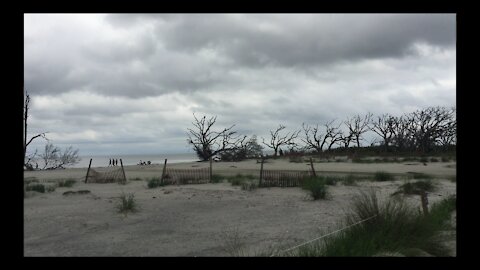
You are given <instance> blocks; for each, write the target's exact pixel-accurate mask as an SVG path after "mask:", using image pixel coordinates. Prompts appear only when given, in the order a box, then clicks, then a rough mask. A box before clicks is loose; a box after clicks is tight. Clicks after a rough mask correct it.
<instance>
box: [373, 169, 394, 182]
mask: <svg viewBox="0 0 480 270" xmlns="http://www.w3.org/2000/svg"><path fill="white" fill-rule="evenodd" d="M373 179H374V180H375V181H378V182H383V181H392V180H394V179H395V177H394V176H393V174H391V173H388V172H382V171H380V172H376V173H375V175H374V176H373Z"/></svg>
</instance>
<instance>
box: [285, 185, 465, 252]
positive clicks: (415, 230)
mask: <svg viewBox="0 0 480 270" xmlns="http://www.w3.org/2000/svg"><path fill="white" fill-rule="evenodd" d="M455 208H456V199H455V197H449V198H447V199H444V200H443V201H440V202H439V203H436V204H434V205H432V207H431V210H430V213H429V214H428V215H424V214H422V213H420V212H419V211H418V209H415V208H414V207H412V206H409V205H408V204H406V203H405V201H404V200H403V199H399V198H390V199H388V200H387V201H385V202H381V201H379V199H378V198H377V196H376V194H375V192H374V191H370V192H367V193H360V194H359V195H357V196H355V197H354V199H353V203H352V207H351V209H352V212H351V213H348V214H347V216H346V218H345V220H344V221H343V222H342V223H341V224H340V226H339V227H341V228H346V227H347V226H351V227H348V228H346V229H345V230H343V231H340V232H338V233H335V234H333V235H331V236H330V237H326V238H323V241H317V242H314V243H312V244H309V245H305V246H302V247H300V248H299V249H297V250H294V251H292V252H290V253H289V254H286V255H287V256H288V255H292V256H327V257H335V256H362V257H365V256H379V254H398V255H400V256H425V254H428V255H433V256H449V250H448V248H447V247H446V246H445V245H444V244H443V243H444V240H445V239H443V238H442V237H440V232H441V231H442V230H445V229H448V228H449V226H450V225H449V224H448V221H449V219H450V217H451V213H452V211H454V210H455ZM368 218H370V219H368ZM367 219H368V220H367ZM362 220H365V221H364V222H362V223H359V224H356V225H354V224H355V223H357V222H358V221H362Z"/></svg>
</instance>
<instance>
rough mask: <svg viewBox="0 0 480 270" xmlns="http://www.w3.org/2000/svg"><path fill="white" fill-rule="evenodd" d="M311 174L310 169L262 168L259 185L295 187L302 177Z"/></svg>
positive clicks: (298, 184)
mask: <svg viewBox="0 0 480 270" xmlns="http://www.w3.org/2000/svg"><path fill="white" fill-rule="evenodd" d="M311 176H313V172H312V171H280V170H278V171H277V170H263V172H262V180H261V182H260V186H261V187H297V186H300V185H301V182H302V180H303V179H305V178H308V177H311Z"/></svg>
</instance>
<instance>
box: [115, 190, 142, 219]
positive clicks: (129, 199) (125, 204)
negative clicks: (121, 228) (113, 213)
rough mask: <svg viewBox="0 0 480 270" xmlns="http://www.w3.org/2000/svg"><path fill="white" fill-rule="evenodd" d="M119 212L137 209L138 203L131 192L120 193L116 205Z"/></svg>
mask: <svg viewBox="0 0 480 270" xmlns="http://www.w3.org/2000/svg"><path fill="white" fill-rule="evenodd" d="M117 209H118V212H119V213H124V214H126V213H128V212H136V211H138V205H137V202H136V201H135V195H134V194H133V193H130V194H125V193H122V195H120V203H119V204H118V205H117Z"/></svg>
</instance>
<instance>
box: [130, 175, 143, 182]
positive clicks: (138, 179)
mask: <svg viewBox="0 0 480 270" xmlns="http://www.w3.org/2000/svg"><path fill="white" fill-rule="evenodd" d="M129 180H130V181H142V180H143V179H142V178H140V177H138V176H137V177H135V178H130V179H129Z"/></svg>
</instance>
